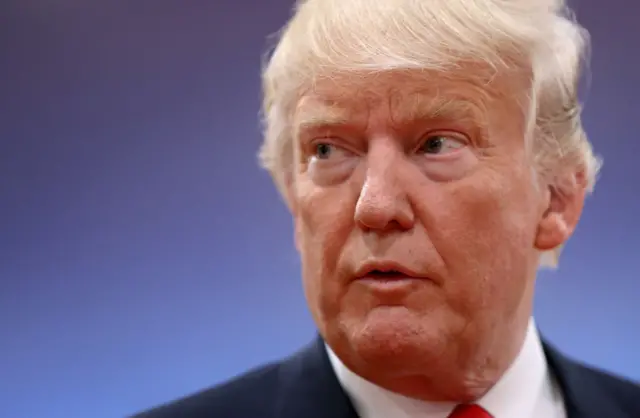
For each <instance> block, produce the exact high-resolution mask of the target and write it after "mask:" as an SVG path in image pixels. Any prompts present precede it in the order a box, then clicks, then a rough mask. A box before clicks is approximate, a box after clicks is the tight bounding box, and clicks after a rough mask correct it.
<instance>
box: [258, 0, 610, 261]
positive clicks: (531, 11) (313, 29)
mask: <svg viewBox="0 0 640 418" xmlns="http://www.w3.org/2000/svg"><path fill="white" fill-rule="evenodd" d="M587 47H588V34H587V32H586V30H584V29H583V28H582V27H581V26H580V25H578V24H577V23H576V22H575V20H574V19H573V17H572V15H571V14H570V12H569V10H568V8H567V7H566V5H565V4H564V1H562V0H304V1H299V2H298V3H297V5H296V7H295V11H294V15H293V17H292V18H291V20H290V21H289V22H288V23H287V25H286V26H285V27H284V28H283V30H282V31H281V33H280V36H279V41H278V42H277V44H276V46H275V48H274V49H273V51H272V53H271V55H270V57H269V59H268V60H267V62H266V65H265V68H264V71H263V94H264V100H263V109H262V111H263V119H264V142H263V144H262V147H261V149H260V153H259V158H260V162H261V165H262V166H263V167H264V168H265V169H267V170H268V171H269V173H270V174H271V176H272V177H273V180H274V182H275V184H276V186H277V188H278V190H279V191H280V193H281V194H282V195H283V196H284V197H285V200H288V197H287V182H288V179H289V178H290V176H291V169H292V164H293V141H292V140H293V137H292V136H293V130H292V127H291V119H292V115H293V110H294V108H295V106H296V104H297V102H298V100H299V99H300V97H301V95H302V94H304V92H305V91H308V90H309V89H310V88H312V87H313V83H315V82H316V81H317V80H318V79H319V78H320V77H331V76H332V75H336V74H341V73H342V74H349V73H353V72H363V71H364V72H386V71H393V70H412V69H421V70H423V69H431V70H437V71H450V70H451V69H454V68H455V67H456V66H457V65H459V64H460V63H462V62H478V63H483V64H486V65H488V66H489V67H490V68H493V69H495V71H501V70H505V69H509V68H513V67H514V66H515V67H519V69H521V70H523V71H525V72H527V73H528V74H530V91H529V92H527V93H528V94H527V97H528V99H529V101H530V103H528V104H527V114H526V117H527V119H526V122H527V124H526V126H527V132H525V133H524V137H525V140H527V141H528V142H527V146H528V148H529V149H530V150H531V155H532V157H533V158H532V160H533V166H532V168H533V169H535V170H536V174H537V177H538V178H543V179H544V181H546V182H547V183H546V184H549V185H550V187H553V188H554V189H556V190H557V191H558V192H560V193H562V191H563V189H566V188H567V187H568V186H569V184H570V183H572V182H575V181H577V178H576V175H580V176H581V177H582V179H583V181H585V182H586V186H587V191H588V192H591V191H592V190H593V187H594V184H595V181H596V177H597V174H598V170H599V167H600V161H599V159H598V158H597V157H596V156H595V155H594V153H593V150H592V147H591V144H590V143H589V140H588V139H587V136H586V134H585V132H584V130H583V127H582V122H581V117H580V113H581V109H580V104H579V101H578V92H577V90H578V81H579V78H580V72H581V66H582V63H583V58H584V56H585V52H586V50H587ZM560 251H561V248H556V249H554V250H552V251H548V252H547V253H544V254H542V257H541V266H549V267H554V266H556V265H557V263H558V258H559V255H560Z"/></svg>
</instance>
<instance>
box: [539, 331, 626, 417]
mask: <svg viewBox="0 0 640 418" xmlns="http://www.w3.org/2000/svg"><path fill="white" fill-rule="evenodd" d="M543 346H544V351H545V354H546V357H547V362H548V363H549V366H550V369H551V371H552V372H553V374H554V377H555V379H556V380H557V382H558V384H559V385H560V389H561V390H562V394H563V397H564V403H565V407H566V410H567V418H602V417H607V418H622V417H627V414H625V413H624V412H622V411H621V410H620V408H619V406H618V404H617V403H616V402H615V400H614V399H613V398H612V397H611V396H610V395H608V392H607V391H605V390H604V388H603V387H602V386H600V384H599V382H600V380H599V378H598V376H597V375H596V373H595V372H594V371H593V370H591V369H589V368H587V367H585V366H582V365H580V364H578V363H576V362H575V361H572V360H570V359H568V358H567V357H565V356H564V355H562V353H560V352H559V351H558V350H556V349H555V348H554V347H553V346H551V345H550V344H548V343H547V342H544V341H543ZM600 379H602V377H600Z"/></svg>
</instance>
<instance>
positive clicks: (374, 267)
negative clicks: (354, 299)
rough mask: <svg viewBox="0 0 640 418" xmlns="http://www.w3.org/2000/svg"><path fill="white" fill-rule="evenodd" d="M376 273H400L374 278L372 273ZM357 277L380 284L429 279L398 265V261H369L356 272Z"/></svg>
mask: <svg viewBox="0 0 640 418" xmlns="http://www.w3.org/2000/svg"><path fill="white" fill-rule="evenodd" d="M374 271H380V272H397V273H399V274H398V275H397V276H394V275H390V276H388V277H387V276H379V277H376V276H373V275H372V274H371V273H372V272H374ZM355 277H356V279H357V280H363V279H365V280H368V281H380V282H393V281H407V280H416V279H422V280H425V279H429V278H428V277H427V276H425V275H424V274H421V273H419V272H418V271H416V270H414V269H412V268H410V267H408V266H406V265H403V264H401V263H398V262H396V261H390V260H389V261H382V260H380V261H378V260H376V261H368V262H366V263H364V264H362V265H361V266H360V267H359V268H358V270H357V271H356V274H355Z"/></svg>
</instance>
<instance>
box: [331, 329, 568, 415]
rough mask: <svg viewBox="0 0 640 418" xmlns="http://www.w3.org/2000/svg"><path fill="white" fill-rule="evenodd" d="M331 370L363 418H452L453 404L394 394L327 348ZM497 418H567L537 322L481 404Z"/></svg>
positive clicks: (480, 400)
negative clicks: (516, 354) (367, 378)
mask: <svg viewBox="0 0 640 418" xmlns="http://www.w3.org/2000/svg"><path fill="white" fill-rule="evenodd" d="M327 351H328V354H329V359H330V360H331V365H332V366H333V369H334V371H335V373H336V375H337V377H338V380H339V382H340V384H341V385H342V387H343V389H344V391H345V392H346V393H347V394H348V396H349V398H350V399H351V401H352V402H353V405H354V407H355V409H356V412H357V413H358V415H359V416H360V418H446V417H447V416H448V415H449V414H450V413H451V411H452V410H453V408H454V407H455V406H456V405H455V404H452V403H437V402H424V401H420V400H417V399H411V398H407V397H405V396H402V395H399V394H397V393H393V392H390V391H388V390H386V389H383V388H381V387H379V386H376V385H374V384H373V383H371V382H369V381H367V380H365V379H363V378H361V377H360V376H358V375H356V374H355V373H353V372H352V371H351V370H349V369H348V368H347V367H346V366H345V365H344V364H343V363H342V362H341V361H340V359H339V358H338V357H337V356H336V355H335V354H334V353H333V352H332V351H331V349H330V348H329V347H328V346H327ZM476 403H477V404H478V405H480V406H482V407H483V408H484V409H486V410H487V412H489V413H490V414H491V415H492V416H493V417H494V418H566V412H565V408H564V402H563V400H562V394H561V392H560V389H559V388H558V387H557V385H556V383H555V381H554V379H553V377H552V375H551V373H550V371H549V369H548V366H547V361H546V358H545V355H544V351H543V349H542V343H541V341H540V336H539V335H538V331H537V329H536V326H535V323H534V321H533V319H531V321H530V323H529V327H528V330H527V335H526V338H525V342H524V344H523V347H522V349H521V350H520V353H519V354H518V357H516V359H515V361H514V362H513V364H512V365H511V366H510V367H509V369H508V370H507V371H506V373H505V374H504V375H503V376H502V378H501V379H500V380H499V381H498V382H497V383H496V384H495V385H494V386H493V387H492V388H491V389H490V390H489V391H488V392H487V393H486V394H485V396H483V397H482V398H481V399H479V400H478V401H477V402H476Z"/></svg>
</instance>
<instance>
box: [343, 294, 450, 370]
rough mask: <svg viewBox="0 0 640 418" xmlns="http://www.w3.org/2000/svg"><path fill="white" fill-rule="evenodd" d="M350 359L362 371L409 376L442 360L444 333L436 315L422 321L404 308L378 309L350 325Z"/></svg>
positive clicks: (351, 322) (421, 318) (349, 323)
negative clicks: (386, 372)
mask: <svg viewBox="0 0 640 418" xmlns="http://www.w3.org/2000/svg"><path fill="white" fill-rule="evenodd" d="M343 325H345V327H344V328H346V329H343V331H344V332H343V333H342V334H343V335H344V336H345V338H346V339H347V341H345V342H346V345H347V346H348V351H350V353H345V354H347V356H346V357H347V358H351V359H353V363H354V364H357V365H359V366H360V367H366V368H375V369H377V370H379V371H382V370H384V369H388V370H392V371H393V372H394V373H410V372H411V370H414V371H415V370H416V368H423V367H425V366H426V365H428V364H429V363H431V364H433V363H432V362H433V361H437V360H438V359H439V358H442V357H441V356H442V354H443V353H444V352H445V349H446V339H445V338H444V335H445V334H444V329H443V328H442V325H441V324H438V322H437V318H435V316H434V315H429V316H426V317H420V316H419V315H417V314H416V313H414V312H411V311H410V310H408V309H407V308H405V307H401V306H394V307H378V308H375V309H373V310H372V311H370V312H369V313H368V314H367V315H366V316H365V317H364V318H360V319H359V320H351V321H347V323H345V324H343Z"/></svg>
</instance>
